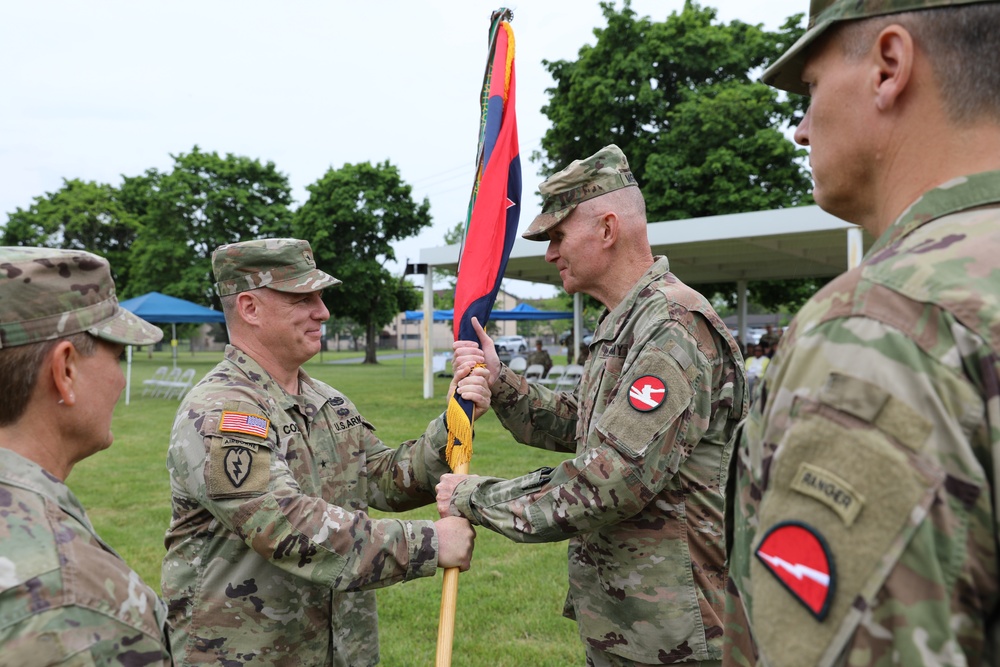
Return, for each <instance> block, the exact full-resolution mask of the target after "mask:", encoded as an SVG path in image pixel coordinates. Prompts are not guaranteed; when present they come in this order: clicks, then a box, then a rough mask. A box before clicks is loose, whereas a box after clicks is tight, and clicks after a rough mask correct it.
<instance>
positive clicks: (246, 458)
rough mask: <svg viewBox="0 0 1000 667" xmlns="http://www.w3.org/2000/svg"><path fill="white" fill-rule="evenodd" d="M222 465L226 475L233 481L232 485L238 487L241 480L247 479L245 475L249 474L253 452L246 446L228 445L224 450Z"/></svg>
mask: <svg viewBox="0 0 1000 667" xmlns="http://www.w3.org/2000/svg"><path fill="white" fill-rule="evenodd" d="M223 465H224V466H225V470H226V477H228V478H229V481H230V482H232V483H233V486H235V487H236V488H239V487H240V485H241V484H243V482H245V481H247V477H249V476H250V466H251V465H253V454H251V453H250V450H249V449H247V448H246V447H230V448H229V449H228V450H227V451H226V457H225V459H223Z"/></svg>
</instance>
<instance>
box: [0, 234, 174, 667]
mask: <svg viewBox="0 0 1000 667" xmlns="http://www.w3.org/2000/svg"><path fill="white" fill-rule="evenodd" d="M162 337H163V333H162V332H161V331H160V330H159V329H157V328H156V327H154V326H152V325H150V324H148V323H146V322H144V321H142V320H140V319H139V318H137V317H135V316H134V315H132V314H131V313H129V312H128V311H126V310H123V309H122V308H121V307H120V306H119V305H118V299H117V298H116V297H115V285H114V281H113V280H112V279H111V271H110V268H109V266H108V262H107V260H105V259H103V258H101V257H98V256H96V255H92V254H90V253H88V252H82V251H78V250H57V249H52V248H10V247H5V248H0V665H4V666H7V665H10V666H11V667H30V666H31V665H56V664H59V665H124V666H126V667H139V666H141V665H170V664H172V663H171V659H170V645H169V642H168V641H167V634H166V615H167V614H166V607H165V606H164V605H163V603H162V602H161V601H160V599H159V598H158V597H157V595H156V593H155V592H154V591H153V589H151V588H150V587H149V586H147V585H146V584H145V583H143V581H142V580H141V579H140V578H139V575H137V574H136V573H135V572H134V571H133V570H132V569H131V568H129V566H128V565H127V564H126V563H125V561H124V560H122V558H121V556H119V555H118V554H117V553H115V550H114V549H112V548H111V547H110V546H109V545H108V544H107V543H106V542H105V541H104V540H102V539H101V538H100V536H99V535H98V534H97V533H96V532H95V531H94V527H93V526H92V525H91V523H90V519H89V518H88V517H87V513H86V511H85V510H84V509H83V506H82V505H81V504H80V501H79V500H77V498H76V496H75V495H74V494H73V492H72V491H70V489H69V487H67V486H66V484H65V480H66V477H67V476H68V475H69V474H70V471H71V470H72V469H73V466H74V465H75V464H76V463H77V462H79V461H81V460H83V459H85V458H87V457H88V456H91V455H93V454H96V453H97V452H99V451H101V450H102V449H106V448H107V447H109V446H110V445H111V441H112V437H113V436H112V433H111V415H112V413H113V412H114V407H115V403H116V402H117V401H118V397H119V396H120V395H121V392H122V389H124V387H125V375H124V374H123V373H122V370H121V365H120V364H119V362H118V358H119V357H120V356H121V353H122V351H123V350H124V349H125V345H126V344H130V345H147V344H151V343H155V342H156V341H158V340H160V338H162Z"/></svg>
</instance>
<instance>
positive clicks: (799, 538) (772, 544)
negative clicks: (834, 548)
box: [754, 521, 837, 621]
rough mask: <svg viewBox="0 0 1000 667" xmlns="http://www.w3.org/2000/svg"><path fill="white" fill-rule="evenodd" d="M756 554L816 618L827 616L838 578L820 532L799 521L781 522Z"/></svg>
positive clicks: (771, 531)
mask: <svg viewBox="0 0 1000 667" xmlns="http://www.w3.org/2000/svg"><path fill="white" fill-rule="evenodd" d="M754 554H755V555H756V556H757V558H758V559H760V562H761V563H763V564H764V567H765V568H767V570H768V572H770V573H771V574H773V575H774V576H775V577H776V578H777V579H778V581H779V582H781V585H782V586H784V587H785V589H786V590H788V592H789V593H791V594H792V596H794V597H795V599H796V600H798V601H799V602H800V603H802V605H803V606H805V608H806V609H808V610H809V612H810V613H811V614H812V615H813V616H814V617H816V620H818V621H822V620H824V619H825V618H826V615H827V613H829V611H830V603H831V601H832V600H833V594H834V591H835V589H836V583H837V580H836V575H835V571H834V566H833V557H832V556H831V554H830V548H829V547H828V546H827V544H826V540H824V539H823V536H822V535H820V534H819V532H817V531H816V530H815V529H814V528H812V527H811V526H808V525H806V524H804V523H801V522H797V521H786V522H783V523H779V524H777V525H776V526H774V527H772V528H771V529H770V530H769V531H767V534H766V535H765V536H764V539H763V540H761V543H760V546H758V547H757V550H756V551H755V552H754Z"/></svg>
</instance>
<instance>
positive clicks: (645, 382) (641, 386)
mask: <svg viewBox="0 0 1000 667" xmlns="http://www.w3.org/2000/svg"><path fill="white" fill-rule="evenodd" d="M665 400H667V385H666V384H665V383H664V382H663V380H661V379H660V378H658V377H656V376H655V375H643V376H642V377H641V378H638V379H637V380H635V381H634V382H633V383H632V384H631V385H630V386H629V388H628V402H629V405H631V406H632V407H633V408H635V409H636V410H638V411H639V412H650V411H652V410H655V409H656V408H658V407H660V406H661V405H663V402H664V401H665Z"/></svg>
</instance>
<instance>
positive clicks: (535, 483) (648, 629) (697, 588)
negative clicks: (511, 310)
mask: <svg viewBox="0 0 1000 667" xmlns="http://www.w3.org/2000/svg"><path fill="white" fill-rule="evenodd" d="M591 349H592V350H593V352H592V355H591V358H590V360H589V361H588V362H587V364H586V366H585V371H584V376H583V377H582V378H581V380H580V384H579V385H578V386H577V388H576V390H575V391H574V392H572V393H570V392H554V391H551V390H549V389H547V388H545V387H540V386H537V385H529V384H528V382H527V381H526V380H524V379H523V378H521V377H519V376H517V375H515V374H513V373H512V372H511V371H510V370H509V369H507V368H506V367H504V368H503V369H502V370H501V374H500V377H499V378H498V379H497V381H496V383H495V384H494V386H493V397H492V404H493V408H494V409H495V410H496V413H497V415H498V417H499V418H500V420H501V422H502V423H503V425H504V426H505V427H506V428H507V429H508V430H510V432H511V433H512V434H513V435H514V437H515V438H517V440H518V441H520V442H522V443H525V444H529V445H532V446H535V447H540V448H543V449H550V450H555V451H570V452H572V451H575V452H576V458H574V459H572V460H568V461H565V462H564V463H562V464H561V465H560V466H559V467H558V468H556V469H554V470H553V469H548V468H543V469H541V470H538V471H536V472H534V473H532V474H530V475H528V476H525V477H521V478H519V479H515V480H510V481H504V480H497V479H493V478H487V479H485V480H478V481H476V480H469V481H466V482H463V483H462V484H460V485H459V486H458V488H457V489H456V496H455V506H456V508H458V509H459V511H460V512H461V513H462V514H463V515H465V516H467V517H468V518H469V519H470V520H472V521H473V522H474V523H478V524H481V525H484V526H487V527H489V528H491V529H493V530H495V531H497V532H500V533H502V534H504V535H506V536H508V537H510V538H511V539H515V540H522V541H525V542H552V541H557V540H564V539H569V540H570V545H569V585H570V590H569V595H568V596H567V601H566V608H565V610H564V614H565V615H566V616H568V617H570V618H575V619H576V621H577V623H578V624H579V627H580V633H581V636H582V637H583V638H584V640H585V641H586V642H587V643H588V644H589V645H590V646H591V647H593V648H594V649H597V650H599V651H605V652H608V653H613V654H616V655H619V656H622V657H624V658H627V659H629V660H635V661H638V662H643V663H657V664H659V663H674V662H686V661H694V660H718V659H720V658H721V657H722V638H721V634H722V612H723V600H724V594H723V586H724V584H725V579H726V573H725V569H724V565H723V561H724V552H725V550H724V545H723V541H722V540H723V521H722V518H723V517H722V509H723V498H722V490H721V489H722V487H721V486H720V485H724V484H725V480H724V473H725V471H726V469H727V465H728V460H729V457H730V453H731V448H732V446H733V443H734V436H735V432H736V426H737V423H738V422H739V421H740V420H741V419H742V418H743V417H744V416H745V415H746V412H747V398H746V388H745V378H744V374H743V361H742V358H741V357H740V353H739V350H738V348H737V347H736V343H735V341H733V339H732V337H731V336H730V335H729V332H728V331H727V329H726V327H725V325H724V324H723V323H722V321H721V320H720V319H719V317H718V316H717V315H716V314H715V312H714V311H713V310H712V308H711V306H710V305H709V304H708V303H707V302H706V301H705V299H704V298H703V297H702V296H701V295H700V294H698V293H697V292H695V291H694V290H692V289H690V288H689V287H687V286H686V285H684V284H683V283H682V282H680V281H679V280H678V279H677V278H676V277H675V276H674V275H673V274H672V273H670V272H669V267H668V264H667V260H666V258H657V261H656V262H655V264H654V265H653V266H652V267H651V268H650V269H649V271H648V272H647V273H646V274H645V275H644V276H643V277H642V279H641V280H640V281H639V282H638V283H637V284H636V285H635V287H634V288H633V289H632V291H631V292H630V293H629V294H628V296H627V297H626V298H625V299H624V300H623V301H622V303H621V304H619V305H618V307H616V308H615V309H614V311H612V312H610V313H609V312H605V314H604V316H603V317H602V319H601V322H600V324H599V325H598V330H597V333H596V334H595V336H594V341H593V343H592V345H591ZM474 481H475V482H476V483H474Z"/></svg>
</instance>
